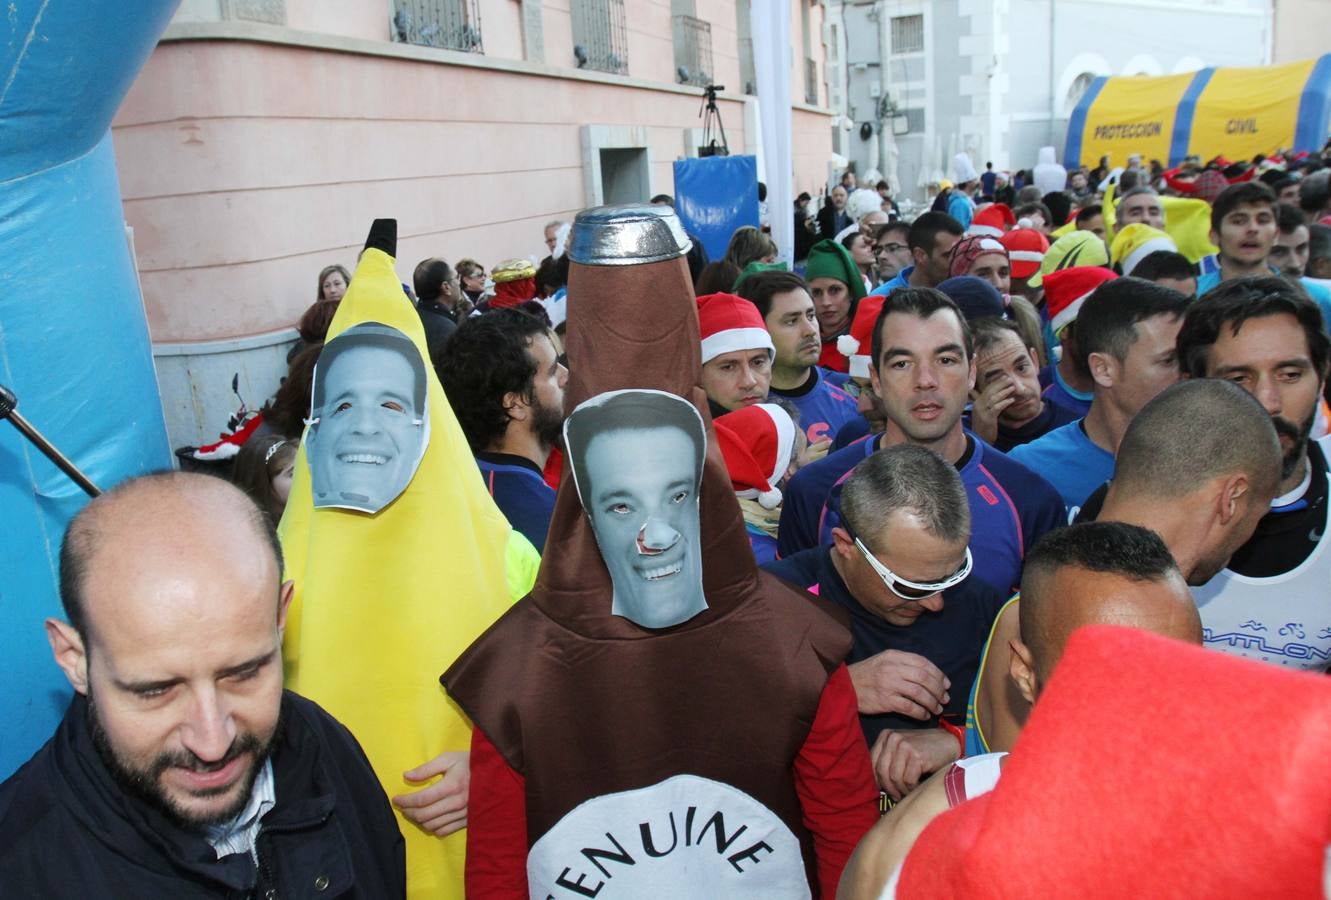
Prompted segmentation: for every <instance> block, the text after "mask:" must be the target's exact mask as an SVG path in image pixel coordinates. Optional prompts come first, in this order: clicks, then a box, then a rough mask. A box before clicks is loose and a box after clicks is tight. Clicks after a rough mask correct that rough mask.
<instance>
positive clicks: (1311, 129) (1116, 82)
mask: <svg viewBox="0 0 1331 900" xmlns="http://www.w3.org/2000/svg"><path fill="white" fill-rule="evenodd" d="M1328 132H1331V54H1326V55H1323V56H1321V57H1319V58H1318V59H1315V60H1304V61H1303V62H1296V63H1289V64H1287V65H1281V66H1260V67H1257V68H1225V69H1220V68H1215V67H1209V68H1205V69H1199V70H1198V71H1196V72H1188V73H1185V74H1183V75H1167V76H1163V77H1159V78H1147V77H1143V76H1108V77H1106V76H1102V77H1100V78H1097V79H1095V80H1094V81H1093V82H1091V85H1090V87H1089V88H1087V90H1086V93H1085V94H1083V95H1082V98H1081V101H1080V102H1079V103H1078V104H1077V108H1076V109H1075V110H1073V112H1072V117H1071V119H1069V121H1068V136H1067V142H1066V144H1065V145H1064V150H1063V164H1064V165H1066V166H1068V167H1075V166H1079V165H1082V164H1086V165H1094V164H1095V163H1096V162H1097V161H1098V160H1099V159H1100V157H1101V156H1108V157H1109V159H1110V161H1111V163H1112V164H1113V165H1116V166H1121V165H1123V164H1124V163H1126V162H1127V158H1128V156H1129V155H1130V154H1133V153H1140V154H1141V156H1142V158H1143V159H1145V160H1151V159H1159V160H1168V163H1167V165H1170V166H1176V165H1179V164H1180V163H1181V162H1183V160H1184V159H1185V158H1186V157H1188V156H1199V157H1201V158H1202V159H1204V160H1206V159H1211V158H1213V157H1215V156H1221V155H1223V156H1227V157H1229V158H1230V159H1248V158H1251V157H1253V156H1256V155H1257V154H1259V153H1264V154H1271V153H1275V152H1276V151H1277V150H1282V149H1283V150H1287V151H1290V152H1295V153H1297V152H1299V151H1308V152H1310V153H1315V152H1317V151H1318V150H1320V149H1321V148H1322V144H1323V143H1324V142H1325V141H1326V139H1327V135H1328Z"/></svg>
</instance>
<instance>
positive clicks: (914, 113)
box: [901, 108, 924, 134]
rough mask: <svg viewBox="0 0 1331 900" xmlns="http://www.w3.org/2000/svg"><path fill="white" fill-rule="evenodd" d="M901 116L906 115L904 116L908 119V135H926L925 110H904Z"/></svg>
mask: <svg viewBox="0 0 1331 900" xmlns="http://www.w3.org/2000/svg"><path fill="white" fill-rule="evenodd" d="M901 114H902V115H904V116H905V117H906V133H907V134H923V133H924V110H923V109H920V108H916V109H903V110H902V111H901Z"/></svg>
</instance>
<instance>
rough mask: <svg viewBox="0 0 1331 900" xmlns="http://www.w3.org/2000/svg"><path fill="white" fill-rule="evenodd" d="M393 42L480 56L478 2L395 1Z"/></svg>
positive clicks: (438, 0) (469, 0) (456, 0)
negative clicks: (478, 54)
mask: <svg viewBox="0 0 1331 900" xmlns="http://www.w3.org/2000/svg"><path fill="white" fill-rule="evenodd" d="M393 40H395V41H397V42H399V43H403V44H420V45H422V46H425V47H439V48H442V49H444V50H464V51H466V52H468V53H480V52H482V50H483V47H482V46H481V11H480V7H479V6H478V4H477V0H393Z"/></svg>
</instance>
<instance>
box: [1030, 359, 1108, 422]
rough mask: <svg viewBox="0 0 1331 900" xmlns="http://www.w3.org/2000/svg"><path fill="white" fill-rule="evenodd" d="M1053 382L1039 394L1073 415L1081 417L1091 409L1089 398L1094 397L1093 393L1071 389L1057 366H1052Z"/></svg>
mask: <svg viewBox="0 0 1331 900" xmlns="http://www.w3.org/2000/svg"><path fill="white" fill-rule="evenodd" d="M1052 375H1053V379H1054V380H1053V382H1052V383H1051V384H1050V385H1049V387H1047V388H1045V389H1044V393H1042V394H1041V395H1040V396H1041V397H1043V398H1044V399H1045V400H1048V401H1049V402H1050V403H1052V404H1054V405H1055V406H1058V407H1062V408H1063V409H1065V410H1067V411H1068V412H1070V413H1072V414H1073V415H1074V416H1076V417H1078V418H1081V417H1082V416H1084V415H1086V414H1087V413H1088V412H1090V411H1091V400H1093V399H1094V398H1095V395H1094V394H1084V393H1082V392H1081V391H1077V390H1073V389H1072V388H1070V387H1068V383H1067V382H1066V381H1064V380H1063V376H1062V375H1060V374H1059V372H1058V366H1053V372H1052Z"/></svg>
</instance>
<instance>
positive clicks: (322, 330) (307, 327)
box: [296, 300, 342, 344]
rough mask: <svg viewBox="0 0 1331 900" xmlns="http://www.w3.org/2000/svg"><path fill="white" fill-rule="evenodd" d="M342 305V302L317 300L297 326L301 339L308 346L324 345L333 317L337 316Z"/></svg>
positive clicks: (302, 316)
mask: <svg viewBox="0 0 1331 900" xmlns="http://www.w3.org/2000/svg"><path fill="white" fill-rule="evenodd" d="M341 305H342V301H341V300H316V301H314V302H313V303H311V304H310V305H309V308H308V309H306V310H305V312H304V313H303V314H302V315H301V317H300V322H298V323H297V324H296V330H297V331H299V332H300V339H301V340H302V341H304V342H305V343H306V344H322V343H323V342H324V339H325V338H327V337H328V326H329V325H331V324H333V316H335V315H337V308H338V307H339V306H341Z"/></svg>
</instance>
